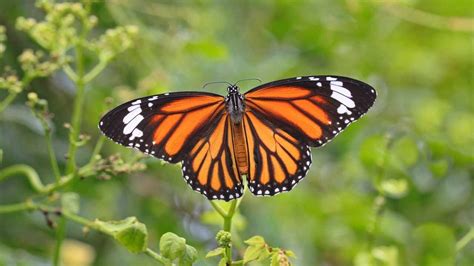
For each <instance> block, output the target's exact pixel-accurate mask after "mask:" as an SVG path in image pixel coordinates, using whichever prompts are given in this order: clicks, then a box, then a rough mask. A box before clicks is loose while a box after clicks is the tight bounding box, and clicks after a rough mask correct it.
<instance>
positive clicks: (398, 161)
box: [389, 136, 418, 169]
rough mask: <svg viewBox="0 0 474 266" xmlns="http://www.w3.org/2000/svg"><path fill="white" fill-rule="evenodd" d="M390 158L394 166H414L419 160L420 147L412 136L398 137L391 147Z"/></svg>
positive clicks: (400, 167)
mask: <svg viewBox="0 0 474 266" xmlns="http://www.w3.org/2000/svg"><path fill="white" fill-rule="evenodd" d="M389 156H390V160H391V163H392V164H393V166H395V167H397V168H399V169H405V168H407V167H411V166H413V165H414V164H415V163H416V162H417V160H418V147H417V145H416V142H415V141H414V140H413V139H412V138H410V137H407V136H405V137H402V138H400V139H397V140H396V141H395V142H394V143H393V144H392V146H391V147H390V152H389Z"/></svg>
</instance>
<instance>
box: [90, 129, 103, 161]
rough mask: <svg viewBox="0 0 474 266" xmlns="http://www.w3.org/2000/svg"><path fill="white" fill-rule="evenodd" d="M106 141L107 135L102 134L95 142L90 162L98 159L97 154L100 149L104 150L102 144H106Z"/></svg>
mask: <svg viewBox="0 0 474 266" xmlns="http://www.w3.org/2000/svg"><path fill="white" fill-rule="evenodd" d="M104 142H105V136H104V135H100V136H99V139H98V140H97V143H96V144H95V147H94V150H92V154H91V157H90V159H89V164H92V163H94V161H95V160H96V156H97V155H99V153H100V150H102V146H103V145H104Z"/></svg>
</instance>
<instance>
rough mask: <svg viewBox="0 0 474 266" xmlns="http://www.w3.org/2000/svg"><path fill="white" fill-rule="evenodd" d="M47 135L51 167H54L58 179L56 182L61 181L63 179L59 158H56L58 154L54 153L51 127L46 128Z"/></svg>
mask: <svg viewBox="0 0 474 266" xmlns="http://www.w3.org/2000/svg"><path fill="white" fill-rule="evenodd" d="M44 132H45V137H46V146H47V148H48V154H49V161H50V163H51V169H53V173H54V177H55V179H56V183H59V181H60V179H61V171H60V170H59V165H58V160H57V159H56V154H55V153H54V149H53V141H52V138H51V129H50V128H45V130H44Z"/></svg>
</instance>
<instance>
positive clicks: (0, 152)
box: [0, 149, 3, 163]
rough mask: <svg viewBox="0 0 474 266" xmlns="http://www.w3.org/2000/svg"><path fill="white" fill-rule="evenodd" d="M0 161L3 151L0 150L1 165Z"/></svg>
mask: <svg viewBox="0 0 474 266" xmlns="http://www.w3.org/2000/svg"><path fill="white" fill-rule="evenodd" d="M2 160H3V150H2V149H0V163H2Z"/></svg>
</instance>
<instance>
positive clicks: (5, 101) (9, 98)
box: [0, 92, 18, 113]
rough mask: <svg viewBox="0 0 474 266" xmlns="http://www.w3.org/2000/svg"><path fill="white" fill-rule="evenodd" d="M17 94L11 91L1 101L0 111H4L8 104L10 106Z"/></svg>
mask: <svg viewBox="0 0 474 266" xmlns="http://www.w3.org/2000/svg"><path fill="white" fill-rule="evenodd" d="M17 95H18V93H11V92H10V93H9V94H8V96H7V97H5V99H3V101H1V102H0V113H1V112H3V110H5V108H7V106H9V105H10V104H11V103H12V102H13V100H15V98H16V96H17Z"/></svg>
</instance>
